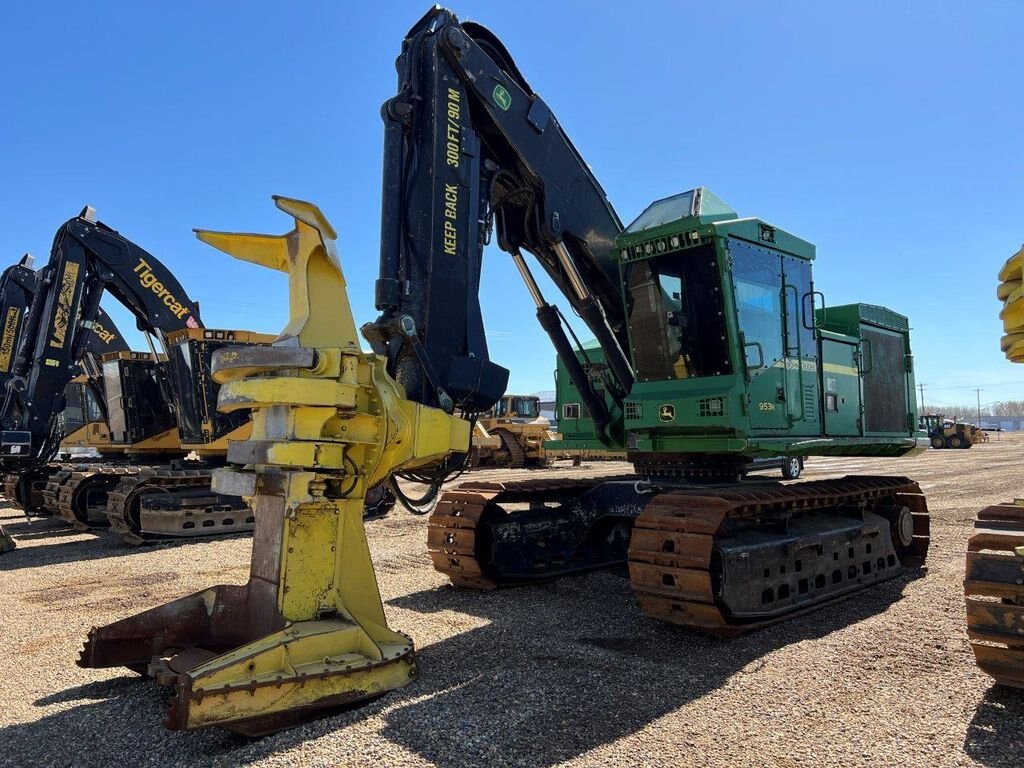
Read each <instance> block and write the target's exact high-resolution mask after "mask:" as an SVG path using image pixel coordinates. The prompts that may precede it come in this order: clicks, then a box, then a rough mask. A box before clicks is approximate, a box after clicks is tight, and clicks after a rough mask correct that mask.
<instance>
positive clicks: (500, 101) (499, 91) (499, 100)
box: [492, 84, 512, 112]
mask: <svg viewBox="0 0 1024 768" xmlns="http://www.w3.org/2000/svg"><path fill="white" fill-rule="evenodd" d="M492 96H493V97H494V103H495V104H497V105H498V106H499V107H501V108H502V109H503V110H505V111H506V112H508V108H509V107H511V106H512V96H511V95H510V94H509V92H508V91H506V90H505V86H503V85H500V84H499V85H496V86H494V93H493V94H492Z"/></svg>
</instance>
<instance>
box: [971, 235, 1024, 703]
mask: <svg viewBox="0 0 1024 768" xmlns="http://www.w3.org/2000/svg"><path fill="white" fill-rule="evenodd" d="M996 295H997V297H998V298H999V300H1000V301H1002V302H1003V309H1002V311H1001V312H1000V313H999V317H1000V318H1001V319H1002V321H1003V330H1004V331H1005V334H1004V335H1003V338H1002V342H1001V347H1002V350H1003V352H1004V353H1005V354H1006V357H1007V359H1008V360H1011V361H1013V362H1017V363H1024V246H1022V247H1021V249H1020V250H1019V251H1017V253H1016V254H1014V255H1013V256H1011V257H1010V259H1009V260H1008V261H1007V262H1006V264H1005V265H1003V268H1002V269H1001V270H1000V271H999V286H998V288H997V290H996ZM1022 493H1024V489H1022ZM1022 574H1024V498H1018V499H1016V500H1014V501H1012V502H1011V501H1008V502H1004V503H1002V504H996V505H994V506H991V507H986V508H985V509H983V510H981V512H979V513H978V517H977V519H976V520H975V522H974V534H973V535H972V536H971V538H970V540H969V541H968V542H967V566H966V573H965V576H964V593H965V595H966V601H967V636H968V637H969V638H970V641H971V649H972V650H973V651H974V657H975V659H976V660H977V662H978V666H979V667H980V668H981V669H982V671H984V672H985V673H987V674H989V675H991V676H992V677H993V678H995V680H996V682H998V683H1000V684H1002V685H1007V686H1011V687H1014V688H1024V585H1022V580H1021V575H1022Z"/></svg>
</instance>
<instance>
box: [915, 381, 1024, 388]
mask: <svg viewBox="0 0 1024 768" xmlns="http://www.w3.org/2000/svg"><path fill="white" fill-rule="evenodd" d="M1021 385H1024V381H1000V382H996V383H995V384H989V383H986V384H985V389H992V388H994V387H1019V386H1021ZM977 386H978V385H977V384H964V385H963V386H959V387H931V389H939V390H947V389H977Z"/></svg>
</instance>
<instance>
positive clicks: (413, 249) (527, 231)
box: [364, 8, 633, 426]
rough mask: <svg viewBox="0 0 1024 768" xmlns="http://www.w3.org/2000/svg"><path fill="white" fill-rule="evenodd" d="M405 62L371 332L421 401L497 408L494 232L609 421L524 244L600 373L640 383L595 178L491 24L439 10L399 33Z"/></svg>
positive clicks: (394, 112)
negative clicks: (487, 256)
mask: <svg viewBox="0 0 1024 768" xmlns="http://www.w3.org/2000/svg"><path fill="white" fill-rule="evenodd" d="M397 69H398V76H399V91H398V94H397V95H396V96H395V97H394V98H392V99H390V100H389V101H387V102H386V103H385V104H384V106H383V108H382V116H383V119H384V124H385V140H384V189H383V203H382V222H381V254H380V278H379V280H378V281H377V287H376V303H377V309H378V310H379V311H381V313H382V314H381V316H380V318H379V319H378V320H377V322H376V323H374V324H372V325H370V326H367V327H365V328H364V332H366V334H367V337H368V338H369V339H370V340H371V342H372V343H373V344H374V347H375V348H376V349H377V350H378V351H385V350H386V352H387V355H388V361H389V371H390V372H391V373H392V375H393V376H395V378H396V379H398V381H399V382H400V383H402V384H403V385H404V386H405V388H406V391H407V393H408V395H409V397H411V398H412V399H414V400H418V401H421V402H425V403H428V404H432V405H440V406H441V407H449V406H450V405H451V404H454V405H457V406H460V407H462V408H463V410H465V411H477V410H482V409H484V408H487V407H489V406H490V405H491V404H492V403H493V402H494V401H495V400H496V399H497V398H498V397H500V396H501V394H502V393H503V391H504V388H505V385H506V383H507V378H508V371H506V370H505V369H504V368H501V367H499V366H497V365H495V364H494V363H492V362H490V360H489V356H488V352H487V343H486V340H485V337H484V329H483V320H482V313H481V308H480V300H479V284H480V269H481V263H482V259H483V248H484V246H485V245H486V243H487V242H488V241H489V239H490V237H491V233H492V228H496V230H497V235H498V244H499V246H500V247H501V248H502V249H503V250H505V251H507V252H509V253H511V254H512V255H513V258H514V259H515V261H516V265H517V267H519V269H520V272H522V274H523V277H524V279H525V280H526V282H527V286H528V288H529V289H530V292H531V294H532V295H533V298H534V300H535V302H536V304H537V314H538V317H539V319H540V320H541V324H542V325H543V327H544V328H545V330H546V331H547V332H548V334H549V335H550V336H551V337H552V341H553V342H554V345H555V348H556V350H557V352H558V353H559V356H560V357H561V358H562V359H563V363H564V364H565V365H566V366H567V368H568V370H569V373H570V375H571V376H572V377H573V380H574V383H575V384H576V386H577V388H578V389H579V391H580V392H581V394H582V395H583V397H584V399H585V401H586V404H587V406H588V410H590V412H591V414H592V415H593V416H594V419H595V422H597V423H598V425H599V426H603V425H604V424H605V423H607V422H608V420H609V416H608V411H607V407H606V405H605V403H604V401H603V399H602V398H600V397H598V396H597V395H596V394H595V393H594V391H593V386H592V383H591V382H590V380H589V379H590V377H589V376H588V375H587V373H586V372H585V371H584V370H583V368H582V366H580V364H579V363H578V361H577V359H576V355H575V353H574V351H573V347H572V345H571V344H570V343H569V341H568V339H567V338H566V336H565V331H564V328H563V323H562V322H561V320H560V315H559V313H558V310H557V309H555V308H554V307H552V306H551V305H549V304H547V303H546V302H545V301H544V298H543V297H542V296H541V295H540V291H539V290H538V289H537V286H536V283H534V281H533V279H532V276H531V275H530V274H529V269H528V268H527V267H526V264H525V261H524V260H523V258H522V254H521V252H522V251H526V252H528V253H531V254H532V255H533V256H534V257H536V259H537V260H538V262H539V263H540V265H541V266H542V267H543V269H544V270H545V271H546V272H547V274H548V275H549V276H550V277H551V279H552V281H553V282H554V283H555V285H556V286H557V287H558V289H559V290H560V291H561V293H562V294H563V295H564V296H565V298H566V299H567V300H568V302H569V303H570V305H571V306H572V308H573V310H574V311H575V312H576V313H577V314H578V315H579V316H580V317H581V318H582V319H583V320H584V322H585V323H586V324H587V326H588V328H589V329H590V331H591V332H592V333H593V334H594V336H595V337H596V338H597V339H598V341H599V343H600V344H601V346H602V348H603V349H604V351H605V356H606V359H607V361H608V368H609V373H610V376H611V379H610V380H609V381H606V382H604V383H605V384H606V385H608V390H609V392H610V393H611V394H612V395H613V397H615V398H616V399H620V398H621V397H622V396H623V395H624V394H625V393H627V392H628V391H629V387H630V386H631V384H632V381H633V372H632V369H631V367H630V364H629V360H628V358H627V356H626V355H625V353H624V352H623V350H624V349H626V348H627V337H626V323H625V310H624V307H623V301H622V297H621V291H620V287H619V278H618V268H617V265H616V262H615V260H614V258H613V254H612V249H613V245H614V238H615V236H616V235H617V234H618V233H619V231H620V230H621V228H622V225H621V222H620V220H619V218H618V216H617V215H616V213H615V211H614V209H613V208H612V206H611V204H610V203H609V202H608V199H607V198H606V196H605V193H604V191H603V190H602V189H601V186H600V184H598V182H597V179H596V178H594V175H593V174H592V173H591V172H590V169H589V168H588V167H587V165H586V163H585V162H584V161H583V159H582V157H580V155H579V153H578V152H577V151H576V148H575V147H574V146H573V145H572V142H570V141H569V139H568V137H567V136H566V135H565V133H564V131H563V130H562V128H561V126H560V125H559V123H558V121H557V120H556V119H555V116H554V115H553V114H552V112H551V110H550V109H549V108H548V106H547V105H546V104H545V103H544V101H543V100H542V99H541V98H540V97H539V96H538V95H537V94H536V93H534V92H533V91H532V90H531V88H530V87H529V85H528V84H527V82H526V80H525V79H524V78H523V76H522V75H521V74H520V73H519V70H518V69H517V68H516V65H515V64H514V62H513V61H512V59H511V57H510V56H509V54H508V52H507V51H506V50H505V48H504V46H503V45H502V44H501V42H500V41H498V39H497V38H496V37H494V35H492V34H491V33H490V32H488V31H487V30H486V29H484V28H483V27H481V26H479V25H477V24H472V23H465V24H461V23H460V22H459V20H458V19H457V18H456V17H455V15H454V14H452V13H451V12H450V11H447V10H444V9H441V8H434V9H432V10H431V11H430V12H428V13H427V15H426V16H424V17H423V19H421V20H420V21H419V23H417V24H416V26H414V27H413V28H412V30H410V32H409V34H408V35H407V36H406V39H405V41H404V43H403V47H402V53H401V55H400V56H399V58H398V61H397ZM449 409H450V408H449Z"/></svg>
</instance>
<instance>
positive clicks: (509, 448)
mask: <svg viewBox="0 0 1024 768" xmlns="http://www.w3.org/2000/svg"><path fill="white" fill-rule="evenodd" d="M556 437H557V435H556V433H555V432H554V431H553V430H552V429H551V422H550V421H548V420H547V418H545V417H544V416H542V415H541V413H540V398H539V397H537V396H536V395H503V396H502V398H501V399H500V400H499V401H498V402H497V403H495V404H494V406H492V407H491V409H490V410H489V411H487V413H484V414H481V415H479V416H478V417H477V419H476V423H475V424H474V425H473V449H472V450H473V453H472V456H471V458H470V464H471V466H472V467H474V468H476V467H511V468H513V469H518V468H520V467H546V466H547V465H548V463H549V458H548V454H547V451H546V450H545V449H544V441H545V440H554V439H555V438H556Z"/></svg>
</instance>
